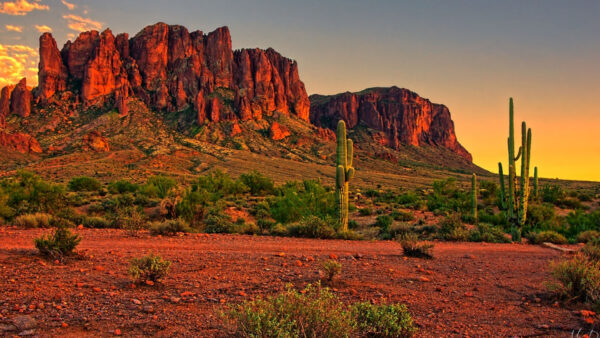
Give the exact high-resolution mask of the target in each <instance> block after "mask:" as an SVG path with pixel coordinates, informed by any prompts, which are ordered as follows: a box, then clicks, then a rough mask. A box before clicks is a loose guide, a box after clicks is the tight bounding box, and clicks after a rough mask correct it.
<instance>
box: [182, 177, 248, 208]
mask: <svg viewBox="0 0 600 338" xmlns="http://www.w3.org/2000/svg"><path fill="white" fill-rule="evenodd" d="M192 190H197V191H202V190H203V191H206V192H208V193H209V195H210V200H211V201H213V202H216V201H218V200H220V199H222V198H224V197H226V196H230V195H239V194H243V193H245V192H247V191H248V190H249V188H248V187H247V186H246V185H244V183H242V182H241V181H240V180H234V179H232V178H231V177H230V176H229V175H228V174H226V173H224V172H222V171H220V170H215V171H213V172H211V173H209V174H208V175H206V176H201V177H199V178H198V180H197V181H196V183H194V184H193V185H192Z"/></svg>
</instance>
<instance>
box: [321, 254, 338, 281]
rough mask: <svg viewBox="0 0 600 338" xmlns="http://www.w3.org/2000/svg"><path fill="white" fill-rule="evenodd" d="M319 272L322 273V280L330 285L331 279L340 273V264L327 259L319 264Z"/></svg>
mask: <svg viewBox="0 0 600 338" xmlns="http://www.w3.org/2000/svg"><path fill="white" fill-rule="evenodd" d="M321 271H322V272H323V275H324V277H323V280H324V281H325V282H328V283H331V282H332V281H333V279H334V278H335V277H336V276H338V275H339V274H340V273H342V264H341V263H340V262H338V261H336V260H334V259H328V260H326V261H323V262H322V263H321Z"/></svg>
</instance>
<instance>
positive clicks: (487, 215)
mask: <svg viewBox="0 0 600 338" xmlns="http://www.w3.org/2000/svg"><path fill="white" fill-rule="evenodd" d="M478 218H479V222H482V223H489V224H493V225H499V226H503V227H505V226H507V225H508V218H507V217H506V213H505V212H504V211H500V212H499V213H497V214H496V213H494V211H493V210H487V209H484V210H482V211H481V212H479V215H478Z"/></svg>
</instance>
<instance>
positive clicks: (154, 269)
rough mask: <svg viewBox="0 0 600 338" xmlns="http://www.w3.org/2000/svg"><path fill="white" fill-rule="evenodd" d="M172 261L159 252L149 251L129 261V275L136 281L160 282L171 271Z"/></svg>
mask: <svg viewBox="0 0 600 338" xmlns="http://www.w3.org/2000/svg"><path fill="white" fill-rule="evenodd" d="M170 267H171V262H170V261H168V260H165V259H163V258H162V257H161V256H160V255H158V254H153V253H149V254H148V255H146V256H144V257H141V258H134V259H132V260H131V262H130V263H129V275H130V276H131V279H132V280H133V281H134V282H135V283H140V284H141V283H145V282H147V281H151V282H158V281H159V280H161V279H162V278H164V277H165V276H166V275H167V274H168V273H169V268H170Z"/></svg>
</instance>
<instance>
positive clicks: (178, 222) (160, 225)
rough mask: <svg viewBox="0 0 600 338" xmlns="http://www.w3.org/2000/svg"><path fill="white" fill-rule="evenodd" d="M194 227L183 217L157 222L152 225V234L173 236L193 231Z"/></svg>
mask: <svg viewBox="0 0 600 338" xmlns="http://www.w3.org/2000/svg"><path fill="white" fill-rule="evenodd" d="M191 231H192V229H191V228H190V227H189V226H188V224H187V223H186V222H185V221H184V220H182V219H170V220H166V221H164V222H155V223H153V224H152V225H151V226H150V234H152V235H162V236H173V235H176V234H177V233H179V232H191Z"/></svg>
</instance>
